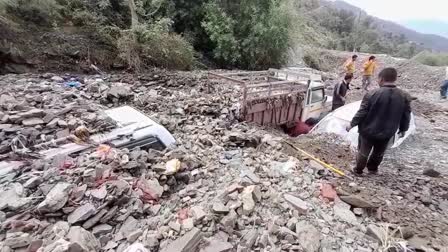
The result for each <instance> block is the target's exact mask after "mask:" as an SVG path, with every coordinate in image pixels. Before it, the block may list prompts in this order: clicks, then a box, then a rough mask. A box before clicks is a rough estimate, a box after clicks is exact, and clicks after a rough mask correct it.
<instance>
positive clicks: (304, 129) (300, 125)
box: [288, 121, 312, 137]
mask: <svg viewBox="0 0 448 252" xmlns="http://www.w3.org/2000/svg"><path fill="white" fill-rule="evenodd" d="M311 129H312V127H311V126H308V125H307V124H306V123H304V122H302V121H298V122H296V125H295V126H294V128H291V129H289V130H288V135H290V136H292V137H297V136H300V135H304V134H308V133H309V132H310V130H311Z"/></svg>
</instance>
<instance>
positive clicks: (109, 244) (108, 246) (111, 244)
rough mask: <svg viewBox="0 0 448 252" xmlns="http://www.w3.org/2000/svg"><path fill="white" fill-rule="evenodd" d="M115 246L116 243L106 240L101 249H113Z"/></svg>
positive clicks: (116, 245)
mask: <svg viewBox="0 0 448 252" xmlns="http://www.w3.org/2000/svg"><path fill="white" fill-rule="evenodd" d="M116 247H118V243H116V242H114V241H108V242H107V244H106V246H104V247H103V248H102V249H103V251H108V250H111V249H114V248H116Z"/></svg>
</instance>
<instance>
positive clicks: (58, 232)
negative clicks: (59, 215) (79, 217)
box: [51, 221, 70, 237]
mask: <svg viewBox="0 0 448 252" xmlns="http://www.w3.org/2000/svg"><path fill="white" fill-rule="evenodd" d="M69 230H70V224H68V222H65V221H58V222H56V223H55V224H54V225H53V227H52V228H51V232H52V233H53V234H54V235H55V236H57V237H64V236H66V235H67V234H68V231H69Z"/></svg>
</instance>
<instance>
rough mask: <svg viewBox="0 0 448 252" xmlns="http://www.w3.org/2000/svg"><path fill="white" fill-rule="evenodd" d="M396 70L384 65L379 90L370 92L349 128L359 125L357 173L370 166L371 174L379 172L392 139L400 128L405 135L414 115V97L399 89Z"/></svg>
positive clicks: (401, 135) (380, 75) (402, 134)
mask: <svg viewBox="0 0 448 252" xmlns="http://www.w3.org/2000/svg"><path fill="white" fill-rule="evenodd" d="M396 80H397V70H396V69H394V68H385V69H384V70H383V71H381V73H380V74H379V86H380V88H379V89H377V90H373V91H371V92H369V93H367V94H366V95H365V96H364V98H363V100H362V103H361V107H360V108H359V110H358V112H357V113H356V115H355V117H354V118H353V119H352V122H351V124H350V126H349V127H348V128H347V130H350V129H351V128H353V127H355V126H358V128H359V146H358V155H357V158H356V167H355V168H354V169H353V172H354V174H355V175H362V173H363V171H364V168H365V167H366V166H367V169H368V171H369V173H371V174H377V173H378V167H379V165H380V164H381V162H382V161H383V156H384V152H385V151H386V149H387V146H388V143H389V141H390V140H391V139H392V138H393V137H394V136H395V133H396V132H397V130H399V133H398V134H399V136H400V137H404V135H405V132H406V131H407V130H408V129H409V123H410V118H411V97H410V95H409V94H408V93H406V92H405V91H403V90H401V89H399V88H397V86H396V85H395V81H396Z"/></svg>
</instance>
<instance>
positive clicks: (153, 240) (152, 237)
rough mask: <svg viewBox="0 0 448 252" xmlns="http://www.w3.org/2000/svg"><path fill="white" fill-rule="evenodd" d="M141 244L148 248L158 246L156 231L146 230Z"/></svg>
mask: <svg viewBox="0 0 448 252" xmlns="http://www.w3.org/2000/svg"><path fill="white" fill-rule="evenodd" d="M143 243H144V244H145V246H147V247H149V248H155V247H157V246H159V234H157V232H156V231H153V230H148V232H147V233H146V235H145V237H144V238H143Z"/></svg>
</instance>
